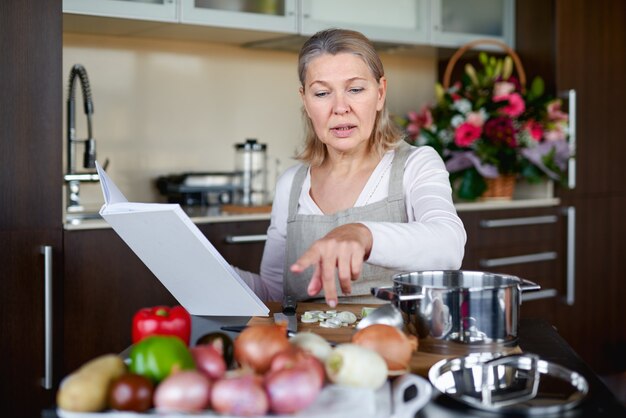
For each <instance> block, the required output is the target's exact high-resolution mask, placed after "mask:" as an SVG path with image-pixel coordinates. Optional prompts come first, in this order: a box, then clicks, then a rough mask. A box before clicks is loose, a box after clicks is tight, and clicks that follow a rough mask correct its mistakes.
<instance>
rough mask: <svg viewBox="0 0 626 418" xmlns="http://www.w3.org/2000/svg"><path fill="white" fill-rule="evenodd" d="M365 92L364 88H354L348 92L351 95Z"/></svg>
mask: <svg viewBox="0 0 626 418" xmlns="http://www.w3.org/2000/svg"><path fill="white" fill-rule="evenodd" d="M363 90H365V89H364V88H363V87H352V88H351V89H350V90H348V91H349V92H350V93H360V92H362V91H363Z"/></svg>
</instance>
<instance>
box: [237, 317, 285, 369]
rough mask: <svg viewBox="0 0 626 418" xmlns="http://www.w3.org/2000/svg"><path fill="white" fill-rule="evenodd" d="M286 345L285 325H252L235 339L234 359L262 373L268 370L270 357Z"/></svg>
mask: <svg viewBox="0 0 626 418" xmlns="http://www.w3.org/2000/svg"><path fill="white" fill-rule="evenodd" d="M288 347H289V340H288V339H287V328H286V325H284V324H281V325H278V324H272V325H252V326H249V327H247V328H246V329H245V330H243V332H242V333H241V334H240V335H239V337H237V339H235V360H237V362H238V363H239V364H240V365H241V366H244V367H245V366H247V367H251V368H252V369H253V370H254V371H255V372H257V373H259V374H263V373H265V372H266V371H268V370H269V368H270V362H271V361H272V357H274V355H275V354H277V353H279V352H280V351H283V350H285V349H286V348H288Z"/></svg>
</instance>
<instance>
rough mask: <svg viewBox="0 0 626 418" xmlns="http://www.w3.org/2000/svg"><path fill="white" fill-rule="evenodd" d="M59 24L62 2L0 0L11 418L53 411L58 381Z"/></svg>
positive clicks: (3, 325) (2, 314) (5, 369)
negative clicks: (51, 407)
mask: <svg viewBox="0 0 626 418" xmlns="http://www.w3.org/2000/svg"><path fill="white" fill-rule="evenodd" d="M61 22H62V15H61V0H51V1H45V2H41V1H37V0H6V1H2V2H0V51H2V59H1V60H0V91H1V92H2V94H0V109H1V110H0V243H1V244H0V246H1V247H2V251H0V318H2V320H1V321H0V336H1V339H2V354H3V360H4V361H3V362H2V365H0V376H2V382H3V385H2V391H0V403H1V404H2V410H3V413H4V415H6V416H11V417H29V418H30V417H36V416H39V415H40V414H41V410H42V409H43V408H46V407H50V406H52V405H54V394H55V392H54V389H53V386H54V385H55V384H56V383H58V379H59V377H60V375H59V373H58V372H59V367H58V365H59V359H60V354H61V353H60V342H61V341H60V339H59V336H58V334H57V333H56V330H57V329H58V325H59V320H60V318H61V311H60V308H61V305H60V300H59V297H60V293H59V291H58V287H57V284H58V283H60V282H61V281H62V280H61V273H62V267H63V265H62V257H61V255H62V251H63V249H62V234H63V232H62V225H61V209H62V202H61V186H62V183H61V179H62V169H61V161H62V156H61V150H62V142H61V141H62V125H61V123H62V111H61V106H60V104H61V101H62V100H61V97H62V93H61V84H60V77H61V75H60V72H61V32H62V28H61ZM57 80H59V81H58V82H57ZM44 248H45V249H46V250H45V251H43V252H42V249H44Z"/></svg>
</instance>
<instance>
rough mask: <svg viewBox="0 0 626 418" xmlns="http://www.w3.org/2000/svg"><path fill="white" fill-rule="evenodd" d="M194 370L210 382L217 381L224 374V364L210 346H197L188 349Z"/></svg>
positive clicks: (218, 354)
mask: <svg viewBox="0 0 626 418" xmlns="http://www.w3.org/2000/svg"><path fill="white" fill-rule="evenodd" d="M190 351H191V355H192V356H193V359H194V361H195V362H196V368H197V369H198V370H199V371H201V372H202V373H204V375H205V376H207V377H208V378H209V379H211V380H217V379H219V378H221V377H223V376H224V373H225V372H226V362H225V361H224V357H223V356H222V354H221V353H219V352H218V351H217V350H216V349H215V348H214V347H213V346H211V345H197V346H195V347H192V348H191V349H190Z"/></svg>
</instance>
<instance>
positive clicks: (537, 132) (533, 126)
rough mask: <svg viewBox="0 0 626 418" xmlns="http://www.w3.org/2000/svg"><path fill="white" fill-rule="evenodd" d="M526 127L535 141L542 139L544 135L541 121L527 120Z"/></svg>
mask: <svg viewBox="0 0 626 418" xmlns="http://www.w3.org/2000/svg"><path fill="white" fill-rule="evenodd" d="M524 129H525V130H527V131H528V133H529V134H530V136H531V137H532V138H533V139H534V140H535V141H540V140H541V137H542V136H543V127H542V126H541V124H540V123H539V122H537V121H535V120H529V121H528V122H526V125H525V126H524Z"/></svg>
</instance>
